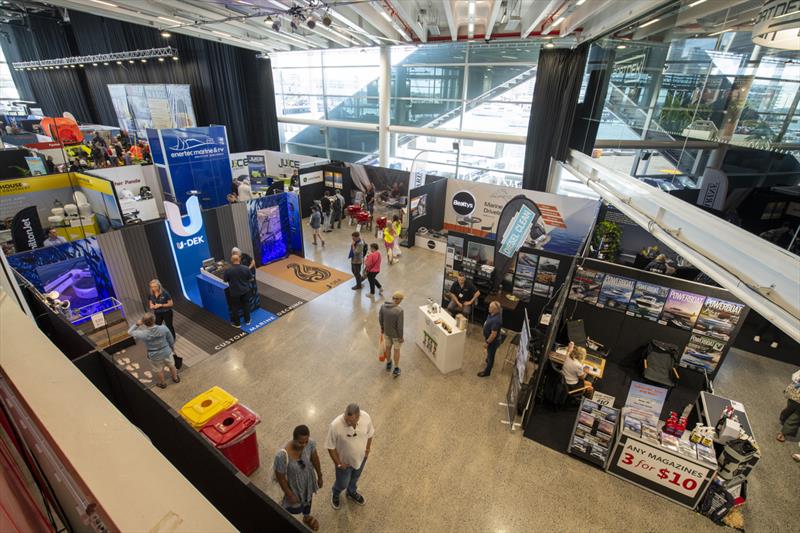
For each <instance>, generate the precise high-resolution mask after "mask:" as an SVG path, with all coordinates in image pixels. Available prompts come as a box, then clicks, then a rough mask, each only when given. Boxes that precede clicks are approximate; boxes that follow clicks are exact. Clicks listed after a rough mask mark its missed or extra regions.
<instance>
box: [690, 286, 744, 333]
mask: <svg viewBox="0 0 800 533" xmlns="http://www.w3.org/2000/svg"><path fill="white" fill-rule="evenodd" d="M742 309H744V304H737V303H734V302H728V301H725V300H720V299H717V298H711V297H708V298H706V301H705V303H704V304H703V308H702V309H701V310H700V315H699V316H698V317H697V322H696V323H695V325H694V331H695V333H700V334H703V335H706V336H709V337H714V338H715V339H719V340H722V341H725V342H727V341H729V340H730V338H731V333H732V332H733V330H734V329H735V328H736V324H738V323H739V319H740V318H741V316H742Z"/></svg>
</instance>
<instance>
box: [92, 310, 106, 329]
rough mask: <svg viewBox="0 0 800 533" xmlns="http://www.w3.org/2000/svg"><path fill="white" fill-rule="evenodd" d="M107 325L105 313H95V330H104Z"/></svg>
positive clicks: (93, 319) (93, 318)
mask: <svg viewBox="0 0 800 533" xmlns="http://www.w3.org/2000/svg"><path fill="white" fill-rule="evenodd" d="M105 325H106V316H105V315H104V314H103V313H95V314H93V315H92V326H94V329H97V328H102V327H103V326H105Z"/></svg>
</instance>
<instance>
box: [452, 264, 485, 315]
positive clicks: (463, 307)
mask: <svg viewBox="0 0 800 533" xmlns="http://www.w3.org/2000/svg"><path fill="white" fill-rule="evenodd" d="M480 295H481V291H479V290H478V289H477V288H476V287H475V285H473V284H472V282H471V281H470V280H468V279H467V278H466V276H464V274H463V273H461V272H459V273H458V275H457V277H456V281H454V282H453V285H452V286H451V287H450V294H449V295H448V296H449V297H450V303H449V304H447V310H448V311H449V312H450V314H451V315H452V314H455V313H461V314H463V315H464V316H467V317H468V316H469V315H470V313H471V312H472V306H473V305H475V302H476V301H477V300H478V297H479V296H480Z"/></svg>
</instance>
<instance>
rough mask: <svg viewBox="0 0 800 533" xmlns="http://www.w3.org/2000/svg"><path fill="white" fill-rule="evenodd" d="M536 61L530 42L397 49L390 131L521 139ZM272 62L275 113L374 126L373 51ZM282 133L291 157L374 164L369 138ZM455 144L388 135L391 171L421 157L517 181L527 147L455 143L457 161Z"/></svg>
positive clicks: (454, 169)
mask: <svg viewBox="0 0 800 533" xmlns="http://www.w3.org/2000/svg"><path fill="white" fill-rule="evenodd" d="M538 56H539V45H538V44H536V43H532V42H511V43H491V44H485V43H448V44H436V45H421V46H413V47H412V46H397V47H393V48H392V49H391V61H392V65H391V80H390V100H389V105H390V118H389V120H390V124H392V125H398V126H412V127H419V128H435V129H438V130H454V131H476V132H488V133H505V134H508V133H511V134H515V135H519V136H521V137H524V136H525V135H526V133H527V128H528V120H529V118H530V113H531V101H532V99H533V87H534V84H535V82H536V62H537V59H538ZM273 57H274V59H273V60H272V65H273V71H274V75H273V77H274V79H275V84H276V93H277V105H278V112H279V114H281V115H286V116H289V115H292V116H293V117H296V118H301V119H303V118H309V119H328V120H336V121H344V122H360V123H367V124H377V123H378V122H379V116H378V115H379V110H378V105H379V103H378V77H379V75H380V72H379V68H380V67H379V65H380V52H379V51H378V50H377V49H363V50H361V49H352V50H324V51H321V52H315V53H313V54H311V55H310V57H301V55H300V54H297V53H295V52H291V53H284V54H275V55H274V56H273ZM285 126H287V127H284V128H282V129H281V135H282V140H281V142H282V143H283V144H284V145H285V146H287V148H289V149H290V150H291V151H297V150H306V151H308V150H312V151H313V150H323V151H324V152H325V153H326V154H328V157H331V158H333V159H343V160H346V161H354V160H363V161H369V160H374V159H376V158H377V150H378V135H377V133H375V132H370V131H363V130H354V129H349V128H339V127H337V128H320V127H318V126H312V125H308V126H307V127H301V126H297V125H288V124H287V125H285ZM288 126H291V127H288ZM476 137H477V136H476ZM453 142H454V139H451V138H438V137H437V138H434V137H418V136H414V135H401V134H392V135H391V147H390V152H391V154H392V157H393V159H392V165H393V166H398V167H400V168H405V167H406V166H407V165H410V162H411V161H412V160H413V159H414V157H416V156H417V154H418V153H419V152H420V150H423V151H425V154H424V155H423V156H422V158H420V159H418V161H425V162H426V164H428V165H434V166H435V168H436V169H437V171H440V172H441V173H442V175H448V176H453V177H456V176H457V177H461V178H463V179H477V180H487V181H492V182H493V183H497V182H501V181H502V182H506V183H513V184H517V183H519V182H520V179H521V174H522V168H521V165H522V161H523V158H524V146H523V145H514V144H503V143H490V142H485V141H478V140H477V139H476V140H472V141H470V140H461V141H459V143H460V144H459V147H460V154H456V151H454V150H453ZM298 153H299V152H298ZM303 153H306V152H303Z"/></svg>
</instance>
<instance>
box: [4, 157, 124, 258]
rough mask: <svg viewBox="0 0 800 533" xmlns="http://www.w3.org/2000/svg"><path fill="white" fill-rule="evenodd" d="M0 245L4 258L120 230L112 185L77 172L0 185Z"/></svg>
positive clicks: (121, 217) (120, 224) (120, 217)
mask: <svg viewBox="0 0 800 533" xmlns="http://www.w3.org/2000/svg"><path fill="white" fill-rule="evenodd" d="M0 197H2V202H0V221H2V225H3V228H2V230H0V242H2V243H3V246H4V250H5V253H6V255H11V254H13V253H16V252H22V251H26V250H31V249H36V248H39V247H42V246H43V245H50V244H54V243H55V242H56V241H52V240H51V241H46V238H47V230H48V229H54V230H55V232H56V234H57V236H58V241H57V242H60V241H61V240H63V241H74V240H79V239H85V238H86V237H89V236H92V235H98V234H100V233H104V232H106V231H109V230H111V229H116V228H121V227H122V226H123V225H124V221H123V216H122V210H121V207H120V204H119V200H118V199H117V194H116V191H115V188H114V184H113V183H112V182H111V181H109V180H107V179H105V178H102V177H98V176H91V175H89V174H83V173H79V172H65V173H61V174H49V175H46V176H31V177H27V178H18V179H10V180H3V181H2V182H0Z"/></svg>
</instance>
